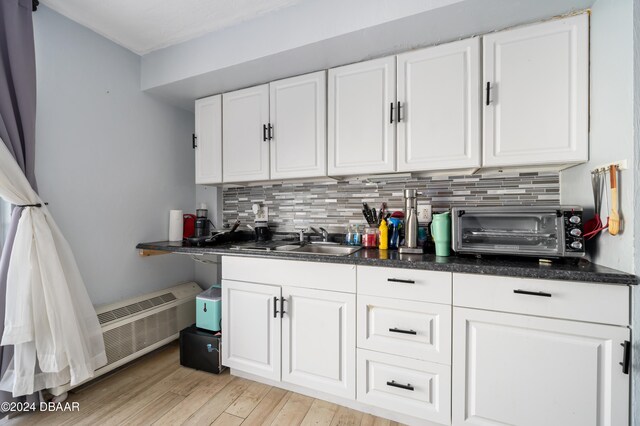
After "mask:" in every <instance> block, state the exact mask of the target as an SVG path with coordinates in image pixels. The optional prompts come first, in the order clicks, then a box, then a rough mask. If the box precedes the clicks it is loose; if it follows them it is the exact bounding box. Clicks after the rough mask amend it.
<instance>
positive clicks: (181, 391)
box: [171, 367, 229, 396]
mask: <svg viewBox="0 0 640 426" xmlns="http://www.w3.org/2000/svg"><path fill="white" fill-rule="evenodd" d="M183 368H186V367H183ZM191 371H193V374H192V375H191V377H190V380H185V381H183V382H181V383H176V385H175V386H174V387H173V389H171V392H173V393H177V394H178V395H183V396H187V395H189V394H190V393H191V392H193V390H194V389H195V388H197V387H198V386H200V385H201V384H203V383H204V384H207V383H211V382H212V381H213V380H217V379H215V377H221V376H226V375H229V372H228V370H227V371H225V372H224V373H222V374H219V375H214V374H211V373H207V372H206V371H199V370H191ZM220 380H222V379H220Z"/></svg>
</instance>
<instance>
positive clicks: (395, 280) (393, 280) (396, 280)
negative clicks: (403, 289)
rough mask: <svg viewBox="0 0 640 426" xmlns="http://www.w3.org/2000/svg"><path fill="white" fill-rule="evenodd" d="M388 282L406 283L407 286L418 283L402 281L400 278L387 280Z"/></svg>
mask: <svg viewBox="0 0 640 426" xmlns="http://www.w3.org/2000/svg"><path fill="white" fill-rule="evenodd" d="M387 281H389V282H390V283H405V284H415V283H416V282H415V281H413V280H401V279H400V278H387Z"/></svg>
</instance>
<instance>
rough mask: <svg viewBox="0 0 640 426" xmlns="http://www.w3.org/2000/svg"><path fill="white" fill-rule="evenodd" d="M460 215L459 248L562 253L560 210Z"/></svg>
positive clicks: (502, 251) (520, 252)
mask: <svg viewBox="0 0 640 426" xmlns="http://www.w3.org/2000/svg"><path fill="white" fill-rule="evenodd" d="M457 219H458V224H459V226H458V229H457V232H458V233H459V235H457V237H458V241H459V247H458V250H459V251H465V252H478V253H513V254H558V253H559V251H560V248H561V247H562V238H563V234H562V229H561V218H560V219H559V218H558V217H557V215H556V212H555V211H553V212H550V211H544V212H542V211H540V212H536V211H526V212H517V211H510V212H509V213H507V214H505V213H491V212H467V213H465V214H463V215H462V216H461V217H459V218H457Z"/></svg>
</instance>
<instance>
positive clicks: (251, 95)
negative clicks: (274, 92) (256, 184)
mask: <svg viewBox="0 0 640 426" xmlns="http://www.w3.org/2000/svg"><path fill="white" fill-rule="evenodd" d="M222 109H223V111H224V114H223V118H222V123H223V124H222V129H223V138H222V148H223V149H222V150H223V153H224V156H223V165H222V171H223V181H224V182H249V181H260V180H267V179H269V131H270V129H269V127H268V126H269V85H268V84H263V85H261V86H256V87H250V88H248V89H243V90H237V91H235V92H229V93H225V94H223V95H222Z"/></svg>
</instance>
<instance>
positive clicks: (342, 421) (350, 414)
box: [331, 407, 363, 426]
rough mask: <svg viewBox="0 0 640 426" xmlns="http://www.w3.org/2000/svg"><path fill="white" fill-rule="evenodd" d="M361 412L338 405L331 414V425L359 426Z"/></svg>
mask: <svg viewBox="0 0 640 426" xmlns="http://www.w3.org/2000/svg"><path fill="white" fill-rule="evenodd" d="M362 416H363V413H361V412H359V411H356V410H352V409H351V408H347V407H340V408H339V409H338V411H337V412H336V414H335V416H333V420H332V422H331V426H359V425H360V422H361V421H362Z"/></svg>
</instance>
